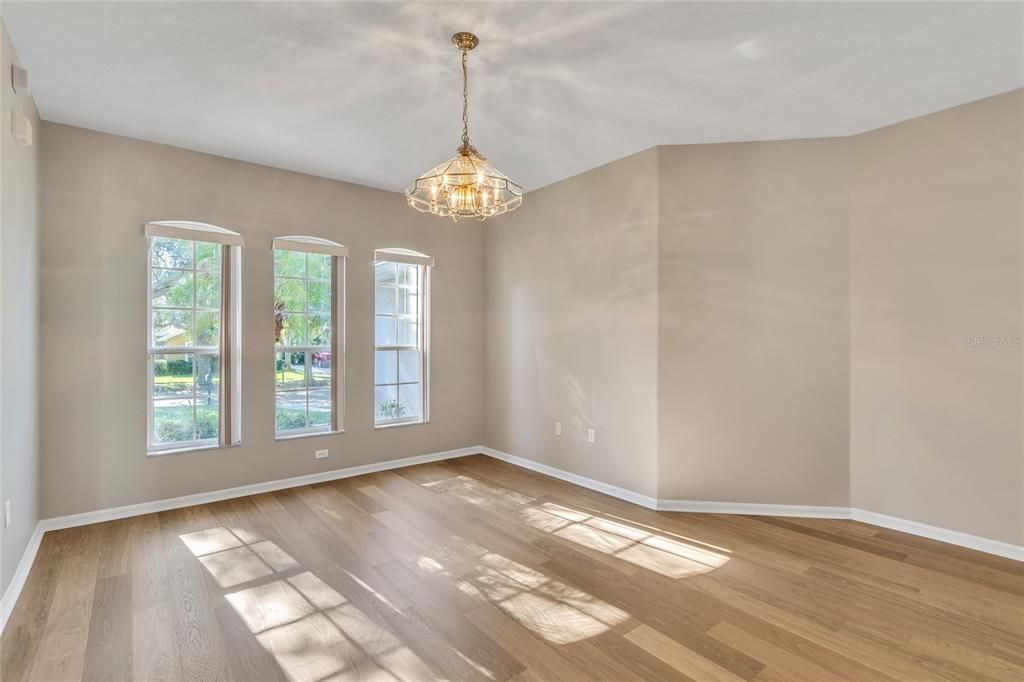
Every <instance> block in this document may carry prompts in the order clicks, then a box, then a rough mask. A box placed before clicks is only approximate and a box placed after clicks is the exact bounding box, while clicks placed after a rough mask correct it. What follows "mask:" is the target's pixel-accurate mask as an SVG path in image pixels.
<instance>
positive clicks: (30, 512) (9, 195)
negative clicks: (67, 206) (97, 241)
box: [0, 24, 40, 594]
mask: <svg viewBox="0 0 1024 682" xmlns="http://www.w3.org/2000/svg"><path fill="white" fill-rule="evenodd" d="M0 46H2V51H3V59H2V62H3V66H2V69H0V75H2V78H0V110H2V111H3V116H2V121H0V123H2V125H0V140H2V142H0V188H2V189H0V357H2V367H0V382H2V383H0V386H2V390H0V394H2V395H0V496H2V497H0V505H2V503H3V501H5V500H10V501H11V509H12V523H11V525H10V527H8V528H3V529H2V530H0V533H2V539H3V542H2V543H0V564H2V566H0V594H2V593H3V591H4V590H6V589H7V585H8V584H9V583H10V581H11V577H12V576H13V575H14V571H15V569H16V568H17V567H18V562H20V561H21V557H22V554H24V551H25V547H26V546H27V545H28V541H29V538H30V537H31V536H32V531H34V530H35V527H36V522H37V521H38V520H39V496H38V492H39V426H38V405H39V401H38V395H39V382H38V366H37V363H36V349H37V347H38V340H39V232H40V223H39V201H40V191H39V149H40V148H39V137H40V130H39V128H40V124H39V115H38V113H37V112H36V107H35V103H34V102H33V101H32V98H31V97H30V96H28V95H15V94H14V88H13V87H12V86H11V78H10V73H11V64H14V63H18V58H17V55H16V54H15V52H14V46H13V45H12V44H11V39H10V36H8V35H7V29H6V28H4V27H3V26H2V24H0ZM13 112H19V113H22V114H24V115H25V116H27V117H28V118H29V120H30V121H31V122H32V127H33V136H34V138H35V139H34V144H33V145H32V146H31V147H21V146H19V145H18V144H16V143H15V142H14V140H13V139H12V138H11V135H10V132H9V131H10V130H11V115H12V113H13ZM0 527H2V524H0Z"/></svg>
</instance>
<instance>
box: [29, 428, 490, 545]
mask: <svg viewBox="0 0 1024 682" xmlns="http://www.w3.org/2000/svg"><path fill="white" fill-rule="evenodd" d="M480 451H481V448H472V447H471V448H459V449H458V450H445V451H443V452H433V453H430V454H427V455H417V456H415V457H403V458H401V459H392V460H388V461H387V462H377V463H374V464H360V465H358V466H352V467H345V468H344V469H332V470H331V471H323V472H320V473H316V474H307V475H305V476H295V477H293V478H281V479H278V480H276V481H266V482H264V483H253V484H251V485H240V486H238V487H236V488H224V489H222V490H211V491H210V492H207V493H196V494H195V495H183V496H182V497H171V498H167V499H164V500H154V501H153V502H142V503H139V504H130V505H127V506H124V507H113V508H111V509H98V510H96V511H90V512H84V513H82V514H69V515H68V516H57V517H55V518H52V519H45V520H43V521H40V522H39V525H40V526H42V528H43V530H44V531H48V530H61V529H63V528H74V527H75V526H85V525H88V524H90V523H102V522H104V521H113V520H115V519H123V518H127V517H129V516H141V515H142V514H152V513H153V512H161V511H167V510H169V509H180V508H182V507H194V506H195V505H197V504H207V503H209V502H220V501H221V500H230V499H233V498H236V497H245V496H247V495H258V494H260V493H269V492H274V491H275V490H284V489H286V488H296V487H298V486H303V485H312V484H314V483H323V482H324V481H336V480H338V479H341V478H352V477H353V476H362V475H364V474H373V473H377V472H378V471H388V470H390V469H401V468H402V467H407V466H412V465H414V464H425V463H427V462H439V461H441V460H444V459H453V458H455V457H465V456H466V455H475V454H479V453H480Z"/></svg>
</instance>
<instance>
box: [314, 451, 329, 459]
mask: <svg viewBox="0 0 1024 682" xmlns="http://www.w3.org/2000/svg"><path fill="white" fill-rule="evenodd" d="M327 454H328V453H327V450H317V451H316V452H314V453H313V457H314V458H315V459H325V458H326V457H327Z"/></svg>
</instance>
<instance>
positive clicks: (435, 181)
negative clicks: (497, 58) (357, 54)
mask: <svg viewBox="0 0 1024 682" xmlns="http://www.w3.org/2000/svg"><path fill="white" fill-rule="evenodd" d="M452 42H453V43H454V44H455V46H456V47H458V48H459V50H460V51H461V52H462V144H461V145H459V147H458V149H457V150H456V152H457V155H456V156H454V157H452V158H450V159H448V160H447V161H445V162H444V163H440V164H438V165H436V166H434V167H433V168H431V169H430V170H429V171H427V172H426V173H424V174H423V175H421V176H420V177H418V178H417V179H416V181H415V182H413V183H412V184H411V185H409V186H408V187H407V188H406V190H405V198H406V202H407V203H408V204H409V205H410V206H412V207H413V208H414V209H416V210H417V211H422V212H424V213H432V214H434V215H437V216H442V217H451V219H452V220H454V221H456V222H458V221H459V220H460V219H462V218H472V219H475V220H486V219H487V218H490V217H492V216H496V215H501V214H502V213H507V212H509V211H514V210H515V209H517V208H519V206H520V205H522V203H523V188H522V187H521V186H520V185H519V184H517V183H515V182H513V181H511V180H509V178H508V176H506V175H505V174H504V173H502V172H500V171H499V170H497V169H496V168H494V167H493V166H492V165H491V164H490V163H488V161H487V158H486V157H485V156H484V155H483V154H481V153H480V152H479V151H477V150H476V148H475V147H473V145H472V144H471V143H470V141H469V51H470V50H472V49H473V48H475V47H476V46H477V45H479V44H480V40H479V39H478V38H477V37H476V36H475V35H473V34H472V33H465V32H462V33H456V34H455V35H454V36H452ZM439 184H440V188H441V196H442V200H438V185H439ZM492 199H493V200H492Z"/></svg>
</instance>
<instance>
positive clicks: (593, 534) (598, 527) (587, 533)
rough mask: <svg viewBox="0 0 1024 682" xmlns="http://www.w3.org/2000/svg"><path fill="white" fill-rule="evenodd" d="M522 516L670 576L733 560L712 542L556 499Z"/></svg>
mask: <svg viewBox="0 0 1024 682" xmlns="http://www.w3.org/2000/svg"><path fill="white" fill-rule="evenodd" d="M520 517H521V518H522V519H523V520H524V521H526V523H528V524H530V525H531V526H533V527H534V528H536V529H538V530H542V531H544V532H545V533H550V534H552V535H556V536H558V537H560V538H564V539H566V540H569V541H570V542H574V543H576V544H578V545H582V546H583V547H588V548H590V549H592V550H595V551H598V552H601V553H602V554H607V555H609V556H614V557H616V558H619V559H622V560H623V561H628V562H629V563H631V564H634V565H635V566H640V567H641V568H645V569H647V570H649V571H654V572H655V573H660V574H661V575H664V576H666V577H669V578H686V577H689V576H694V575H700V574H702V573H707V572H708V571H713V570H715V569H716V568H719V567H721V566H723V565H724V564H725V563H726V562H727V561H729V557H728V555H727V554H724V553H721V552H719V551H716V550H714V549H711V548H710V547H711V546H710V545H706V544H704V543H698V542H690V541H686V540H684V539H682V536H679V535H676V536H675V537H668V536H667V535H665V534H662V533H659V532H656V531H654V530H653V529H650V527H649V526H644V527H637V526H636V525H632V524H630V523H626V522H624V521H617V520H612V519H610V518H607V517H602V516H595V515H592V514H588V513H586V512H582V511H579V510H577V509H571V508H569V507H564V506H562V505H560V504H555V503H553V502H544V503H542V504H540V505H538V506H535V507H527V508H526V509H522V510H520ZM675 538H680V539H675Z"/></svg>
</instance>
